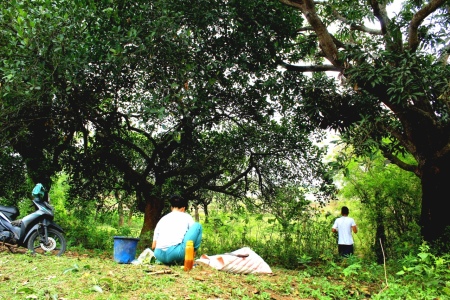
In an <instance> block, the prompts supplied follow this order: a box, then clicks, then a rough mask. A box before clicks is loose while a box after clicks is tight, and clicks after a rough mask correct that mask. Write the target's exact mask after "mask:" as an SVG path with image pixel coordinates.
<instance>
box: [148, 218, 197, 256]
mask: <svg viewBox="0 0 450 300" xmlns="http://www.w3.org/2000/svg"><path fill="white" fill-rule="evenodd" d="M193 223H194V219H193V218H192V217H191V215H189V214H187V213H184V212H180V211H172V212H170V213H168V214H167V215H165V216H164V217H162V218H161V220H159V222H158V224H156V228H155V232H154V234H153V240H154V241H156V249H163V250H166V249H167V248H169V247H170V246H175V245H178V244H180V243H181V242H182V241H183V238H184V235H185V234H186V232H187V231H188V229H189V227H191V225H192V224H193Z"/></svg>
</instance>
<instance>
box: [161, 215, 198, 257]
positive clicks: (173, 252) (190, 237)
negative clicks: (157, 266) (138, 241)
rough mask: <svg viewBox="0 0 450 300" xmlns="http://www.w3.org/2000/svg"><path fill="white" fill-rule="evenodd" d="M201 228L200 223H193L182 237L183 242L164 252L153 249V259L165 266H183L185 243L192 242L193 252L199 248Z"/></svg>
mask: <svg viewBox="0 0 450 300" xmlns="http://www.w3.org/2000/svg"><path fill="white" fill-rule="evenodd" d="M202 232H203V227H202V225H201V224H200V223H197V222H196V223H194V224H193V225H192V226H191V227H190V228H189V229H188V231H187V232H186V234H185V235H184V238H183V241H182V242H181V243H180V244H178V245H175V246H170V247H169V248H167V249H166V250H165V251H164V250H162V249H155V252H154V254H155V257H156V259H157V260H159V261H160V262H162V263H163V264H166V265H172V264H183V263H184V253H185V251H186V242H187V241H194V250H195V251H197V249H198V248H199V247H200V244H201V243H202Z"/></svg>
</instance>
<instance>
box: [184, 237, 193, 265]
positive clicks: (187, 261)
mask: <svg viewBox="0 0 450 300" xmlns="http://www.w3.org/2000/svg"><path fill="white" fill-rule="evenodd" d="M193 266H194V241H187V242H186V252H185V254H184V270H185V271H189V270H191V269H192V267H193Z"/></svg>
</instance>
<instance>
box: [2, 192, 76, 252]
mask: <svg viewBox="0 0 450 300" xmlns="http://www.w3.org/2000/svg"><path fill="white" fill-rule="evenodd" d="M32 195H33V200H32V201H33V204H34V206H35V208H36V211H35V212H33V213H31V214H29V215H27V216H25V217H23V218H22V219H18V220H16V218H17V217H18V216H19V214H20V213H19V210H18V209H17V208H16V207H11V206H3V205H0V245H1V244H4V245H5V246H7V248H8V249H9V250H10V251H11V252H12V247H13V246H19V247H25V248H28V249H29V251H31V253H32V254H35V253H40V254H53V255H57V256H60V255H62V254H63V253H64V252H65V251H66V245H67V243H66V239H65V237H64V230H63V229H62V228H61V227H60V226H59V225H58V224H56V223H55V222H53V218H54V208H53V206H51V205H50V203H49V202H48V201H47V200H44V195H45V188H44V187H43V185H42V184H40V183H38V184H37V185H36V186H35V187H34V189H33V191H32Z"/></svg>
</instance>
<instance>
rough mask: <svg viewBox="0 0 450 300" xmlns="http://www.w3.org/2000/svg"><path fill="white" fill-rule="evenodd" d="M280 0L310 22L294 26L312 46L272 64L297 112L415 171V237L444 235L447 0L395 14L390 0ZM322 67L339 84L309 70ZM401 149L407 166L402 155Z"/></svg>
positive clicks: (448, 147) (409, 5) (407, 4)
mask: <svg viewBox="0 0 450 300" xmlns="http://www.w3.org/2000/svg"><path fill="white" fill-rule="evenodd" d="M280 2H282V3H283V4H285V5H287V6H289V7H291V8H292V9H294V10H296V11H298V12H299V13H300V14H301V15H303V16H304V18H305V20H306V21H307V23H308V25H309V26H303V27H301V28H298V36H297V37H296V38H297V39H298V43H299V47H302V45H307V44H311V43H313V44H314V45H315V46H316V51H312V52H310V53H305V55H304V56H303V57H300V59H299V60H298V61H295V60H292V59H291V60H284V61H281V62H280V64H281V65H283V66H284V67H285V68H286V70H288V71H289V72H288V73H289V75H287V76H289V78H288V79H289V80H292V81H293V82H297V83H294V85H293V86H292V95H293V96H296V95H299V102H300V103H302V105H303V110H302V111H303V112H306V113H308V115H309V116H310V120H312V121H314V122H315V123H316V124H317V125H318V126H320V127H322V128H332V129H337V130H339V131H340V133H341V134H342V137H343V139H344V140H345V141H347V142H349V143H351V144H352V145H353V147H354V149H355V151H356V152H357V153H358V154H361V155H363V154H367V153H370V152H372V151H375V149H381V151H382V152H383V154H384V156H385V157H386V158H388V159H389V160H390V161H391V162H392V163H395V164H397V165H398V166H399V167H401V168H402V169H404V170H407V171H410V172H413V173H414V174H416V175H417V176H418V177H420V179H421V185H422V203H421V210H422V211H421V219H420V223H421V226H422V234H423V237H424V239H425V240H427V241H436V240H438V239H439V238H440V237H443V235H444V234H445V229H446V227H447V226H449V225H450V218H448V216H447V213H446V211H445V209H442V208H443V207H444V206H445V205H446V201H447V198H448V197H447V196H446V195H447V194H448V188H447V184H448V178H450V122H449V121H450V119H449V113H450V111H449V110H450V105H449V101H450V98H449V96H450V86H449V78H450V67H449V66H448V56H449V50H450V42H449V36H448V32H449V23H450V16H449V1H447V0H431V1H421V0H419V1H404V2H403V3H401V7H400V10H399V12H398V13H395V14H389V10H388V5H390V4H392V1H376V0H371V1H351V2H348V1H347V2H346V1H333V0H332V1H313V0H301V1H300V0H298V1H297V0H292V1H290V0H280ZM395 3H396V4H399V3H397V2H395ZM299 52H301V51H299ZM308 58H309V60H308ZM300 61H303V63H302V64H300V63H299V62H300ZM308 62H309V63H308ZM326 71H332V72H338V73H336V74H339V76H338V79H339V80H340V84H335V83H336V81H335V80H331V79H329V78H327V77H324V76H320V75H318V72H326ZM304 72H315V75H314V76H312V78H311V79H310V80H308V81H305V80H304V77H303V76H298V74H299V73H304ZM297 77H298V78H297ZM405 152H408V153H411V154H412V155H413V157H414V158H415V160H416V163H415V164H410V163H407V162H405V161H404V160H402V159H401V156H400V155H399V154H402V153H405ZM447 240H448V236H447Z"/></svg>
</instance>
